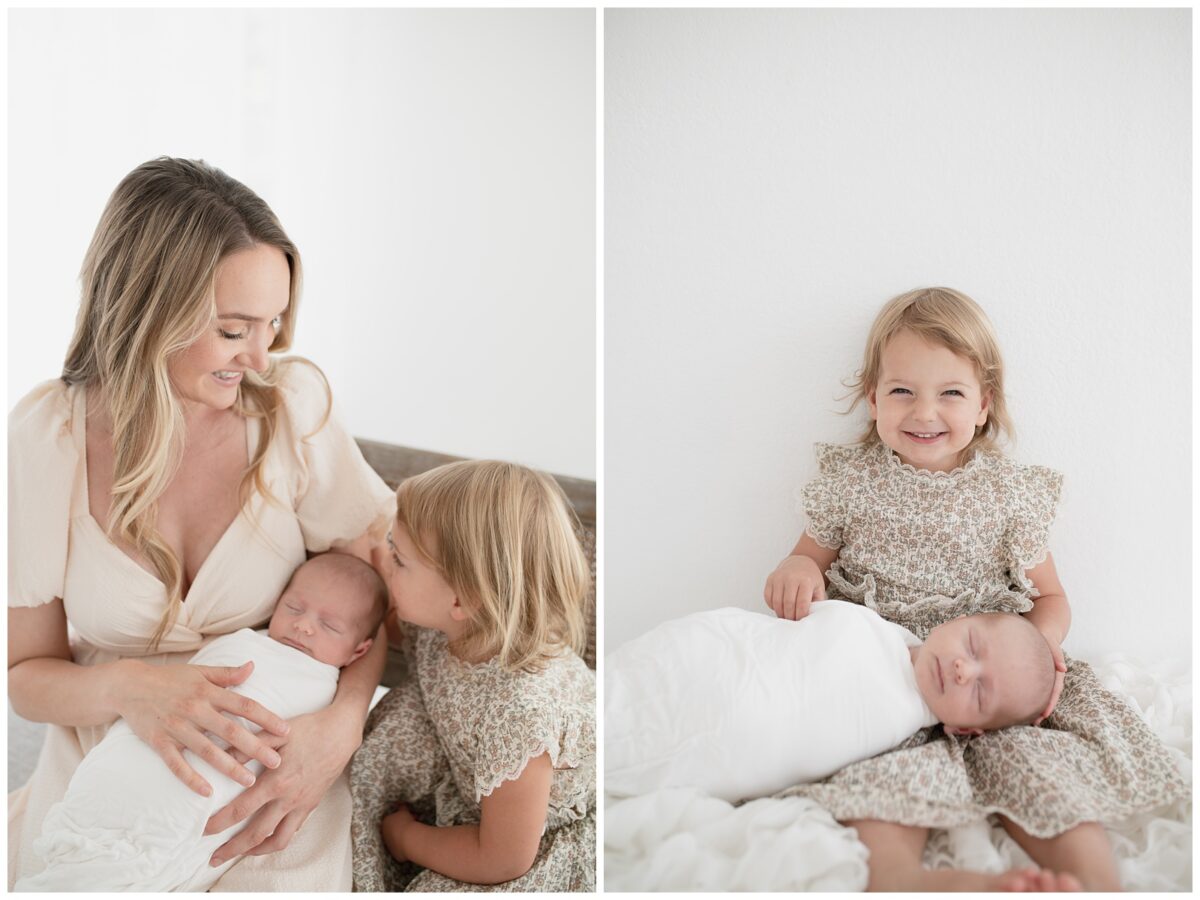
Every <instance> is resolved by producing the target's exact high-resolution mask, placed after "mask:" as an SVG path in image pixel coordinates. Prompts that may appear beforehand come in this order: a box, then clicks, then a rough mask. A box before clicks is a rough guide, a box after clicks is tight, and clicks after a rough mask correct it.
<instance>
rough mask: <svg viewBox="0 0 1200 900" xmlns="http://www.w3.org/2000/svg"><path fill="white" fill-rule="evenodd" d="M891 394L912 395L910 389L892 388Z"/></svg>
mask: <svg viewBox="0 0 1200 900" xmlns="http://www.w3.org/2000/svg"><path fill="white" fill-rule="evenodd" d="M889 393H892V394H909V393H912V392H911V391H910V390H909V389H908V388H892V389H891V391H889Z"/></svg>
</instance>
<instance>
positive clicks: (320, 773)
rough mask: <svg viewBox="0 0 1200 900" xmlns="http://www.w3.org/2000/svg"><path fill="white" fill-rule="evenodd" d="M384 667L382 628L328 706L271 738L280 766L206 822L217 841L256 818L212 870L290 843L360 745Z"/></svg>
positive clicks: (216, 855) (222, 851) (343, 676)
mask: <svg viewBox="0 0 1200 900" xmlns="http://www.w3.org/2000/svg"><path fill="white" fill-rule="evenodd" d="M386 662H387V636H386V634H385V633H384V630H383V628H382V627H380V629H379V631H378V632H376V635H375V639H374V640H373V641H372V643H371V649H370V650H368V651H367V652H366V653H365V654H364V655H363V656H361V657H360V658H359V659H357V660H355V661H354V662H352V663H351V664H350V665H348V666H346V668H344V669H342V673H341V677H340V678H339V679H338V687H337V693H336V694H335V695H334V699H333V703H332V704H331V705H330V706H328V707H326V708H325V709H323V710H321V711H320V712H316V713H312V714H310V715H306V716H298V717H296V718H295V719H292V720H291V722H290V725H291V731H290V732H289V733H288V735H287V737H286V738H274V737H270V736H267V740H268V741H269V742H270V743H271V744H272V746H274V747H277V748H278V749H279V755H280V757H281V758H282V762H281V764H280V765H279V767H278V768H277V769H274V770H271V771H267V772H263V773H262V775H261V776H260V777H259V779H258V781H257V782H256V783H255V784H254V786H253V787H251V788H249V789H247V790H245V791H243V792H242V793H241V794H239V795H238V796H237V797H235V798H234V799H233V800H232V801H231V802H230V803H228V804H227V805H226V806H225V807H223V808H222V809H220V810H218V811H217V812H216V813H215V814H214V815H213V816H212V818H210V819H209V820H208V825H207V826H206V827H205V829H204V833H205V834H217V833H218V832H221V831H224V830H225V829H226V828H228V827H230V826H231V825H234V824H236V823H238V822H241V821H242V820H243V819H246V818H249V817H251V816H253V817H254V818H253V819H251V821H250V823H249V824H248V825H247V826H246V827H245V828H244V829H243V830H242V831H240V832H238V834H237V835H235V836H234V837H233V838H231V839H229V840H228V841H226V842H225V843H224V844H222V845H221V846H220V847H218V848H217V850H216V852H215V853H213V855H212V858H211V865H214V866H219V865H220V864H221V863H223V862H224V861H225V860H228V859H232V858H233V857H235V856H241V855H249V856H262V855H263V854H266V853H274V852H275V851H276V850H282V849H283V848H284V847H286V846H287V845H288V844H289V843H291V840H292V837H293V836H294V835H295V834H296V832H297V831H299V830H300V826H301V825H303V824H304V822H305V820H306V819H308V817H309V815H310V814H311V813H312V811H313V810H314V809H316V808H317V804H318V803H320V802H321V798H322V797H324V796H325V792H326V791H327V790H329V787H330V785H332V784H333V783H334V781H336V780H337V778H338V776H339V775H341V774H342V770H343V769H345V768H346V764H347V763H349V762H350V757H351V756H353V755H354V751H355V750H357V749H358V747H359V745H360V744H361V743H362V733H363V724H364V723H365V722H366V720H367V710H368V708H369V707H370V704H371V698H372V697H373V696H374V694H375V687H376V686H377V685H378V684H379V678H380V676H381V675H382V674H383V667H384V664H385V663H386Z"/></svg>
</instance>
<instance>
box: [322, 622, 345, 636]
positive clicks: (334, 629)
mask: <svg viewBox="0 0 1200 900" xmlns="http://www.w3.org/2000/svg"><path fill="white" fill-rule="evenodd" d="M321 624H322V625H324V626H325V627H326V628H328V629H329V630H330V631H332V632H333V633H334V634H341V632H340V631H338V630H337V629H336V628H334V627H333V626H332V625H330V624H329V623H328V622H322V623H321Z"/></svg>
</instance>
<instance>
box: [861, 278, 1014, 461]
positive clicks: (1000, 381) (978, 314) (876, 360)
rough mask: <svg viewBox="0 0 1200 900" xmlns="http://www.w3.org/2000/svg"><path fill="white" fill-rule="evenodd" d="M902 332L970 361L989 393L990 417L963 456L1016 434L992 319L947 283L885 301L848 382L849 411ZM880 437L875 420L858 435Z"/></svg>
mask: <svg viewBox="0 0 1200 900" xmlns="http://www.w3.org/2000/svg"><path fill="white" fill-rule="evenodd" d="M901 331H909V332H912V333H913V334H915V335H917V336H918V337H920V338H922V339H923V340H925V341H928V342H929V343H931V344H936V345H938V346H942V347H945V348H946V349H948V350H950V351H951V352H952V353H954V354H956V355H958V356H961V357H963V358H964V359H967V360H969V361H970V362H971V363H972V364H973V365H974V366H975V373H976V375H977V376H978V378H979V385H980V387H981V388H982V390H983V393H984V394H990V396H991V401H990V405H989V408H988V417H987V421H986V422H985V423H984V424H983V425H982V426H977V427H976V433H975V437H974V438H973V439H972V440H971V442H970V443H969V444H968V445H967V446H966V448H965V449H964V450H963V452H962V456H963V458H964V459H967V458H969V457H970V455H971V454H972V453H973V452H974V451H975V450H976V449H993V448H995V447H996V446H997V443H998V439H999V438H1000V436H1001V435H1004V436H1005V437H1006V438H1008V439H1010V440H1011V439H1012V437H1013V434H1014V432H1013V425H1012V420H1011V419H1010V418H1009V415H1008V406H1007V404H1006V402H1005V397H1004V361H1003V359H1002V358H1001V356H1000V345H999V343H998V342H997V340H996V333H995V331H993V329H992V323H991V322H990V321H988V317H987V314H986V313H984V311H983V310H982V309H981V308H980V307H979V304H977V303H976V302H975V301H974V300H972V299H971V298H970V297H968V296H967V295H966V294H964V293H962V292H961V291H956V290H953V289H952V288H946V287H932V288H918V289H917V290H914V291H908V292H907V293H904V294H901V295H899V296H898V297H893V298H892V299H891V300H889V301H888V302H887V303H886V304H884V307H883V309H881V310H880V311H879V314H878V315H877V316H876V317H875V322H874V323H873V324H872V325H871V331H870V333H869V334H868V335H867V346H866V350H865V351H864V352H863V365H862V369H860V370H859V371H858V372H857V373H856V375H855V377H854V379H853V380H851V381H848V382H846V384H847V386H848V387H849V388H850V389H851V393H850V395H849V396H850V400H851V403H850V408H849V410H847V412H849V411H850V410H853V409H854V407H856V406H857V405H858V404H859V402H860V401H864V402H865V401H866V399H867V395H868V394H870V393H871V392H872V391H874V390H875V388H876V386H877V385H878V384H879V378H880V371H881V369H882V361H883V349H884V347H886V346H887V343H888V341H890V340H891V339H892V338H894V337H895V336H896V335H897V334H899V333H900V332H901ZM879 440H880V437H879V432H878V431H877V430H876V428H875V423H874V422H871V423H869V425H868V427H867V429H866V431H865V432H863V434H862V436H861V437H860V438H859V441H860V442H861V443H863V444H867V445H871V444H875V443H878V442H879Z"/></svg>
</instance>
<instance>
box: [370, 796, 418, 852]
mask: <svg viewBox="0 0 1200 900" xmlns="http://www.w3.org/2000/svg"><path fill="white" fill-rule="evenodd" d="M415 821H417V820H416V818H415V817H414V816H413V814H412V813H411V812H410V811H409V809H408V807H407V806H405V805H404V804H403V803H401V804H400V805H399V806H397V807H396V811H395V812H394V813H391V814H390V815H387V816H384V817H383V822H382V823H381V824H380V826H379V829H380V831H381V832H382V833H383V844H384V846H385V847H387V849H388V853H390V854H392V856H393V857H395V859H396V862H407V861H408V854H407V853H405V852H404V832H405V830H406V829H407V828H408V826H409V825H411V824H412V823H413V822H415Z"/></svg>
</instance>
